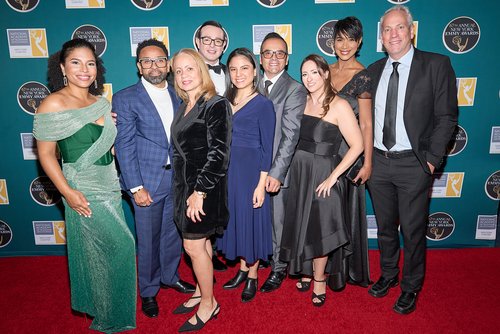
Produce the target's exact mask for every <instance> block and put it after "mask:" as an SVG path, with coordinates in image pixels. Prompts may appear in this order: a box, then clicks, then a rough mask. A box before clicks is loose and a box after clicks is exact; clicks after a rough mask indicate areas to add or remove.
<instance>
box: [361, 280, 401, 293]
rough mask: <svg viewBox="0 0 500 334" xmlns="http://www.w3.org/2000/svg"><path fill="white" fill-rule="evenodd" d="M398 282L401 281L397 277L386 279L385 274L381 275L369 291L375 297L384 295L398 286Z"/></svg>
mask: <svg viewBox="0 0 500 334" xmlns="http://www.w3.org/2000/svg"><path fill="white" fill-rule="evenodd" d="M398 284H399V281H398V278H397V277H394V278H391V279H386V278H384V277H383V276H380V278H379V279H378V281H377V282H376V283H375V284H373V285H372V287H371V288H370V289H369V290H368V293H369V294H370V295H372V296H373V297H377V298H380V297H384V296H386V295H387V294H388V293H389V289H390V288H393V287H395V286H398Z"/></svg>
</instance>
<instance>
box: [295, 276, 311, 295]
mask: <svg viewBox="0 0 500 334" xmlns="http://www.w3.org/2000/svg"><path fill="white" fill-rule="evenodd" d="M299 283H300V287H299V286H298V285H297V284H299ZM295 287H296V288H297V290H299V291H300V292H306V291H309V289H310V288H311V281H304V277H302V278H301V279H299V280H298V281H297V283H296V284H295Z"/></svg>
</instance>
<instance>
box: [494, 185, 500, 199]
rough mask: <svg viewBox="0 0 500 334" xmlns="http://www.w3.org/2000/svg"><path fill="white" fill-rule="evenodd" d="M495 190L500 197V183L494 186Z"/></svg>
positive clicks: (499, 197) (498, 197)
mask: <svg viewBox="0 0 500 334" xmlns="http://www.w3.org/2000/svg"><path fill="white" fill-rule="evenodd" d="M493 192H494V193H495V194H497V199H500V184H497V185H496V186H494V187H493Z"/></svg>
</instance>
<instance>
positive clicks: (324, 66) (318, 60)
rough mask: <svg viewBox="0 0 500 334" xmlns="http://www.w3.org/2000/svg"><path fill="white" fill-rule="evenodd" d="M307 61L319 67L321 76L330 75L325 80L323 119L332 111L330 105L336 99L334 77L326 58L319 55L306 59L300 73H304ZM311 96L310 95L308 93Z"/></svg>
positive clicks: (301, 65)
mask: <svg viewBox="0 0 500 334" xmlns="http://www.w3.org/2000/svg"><path fill="white" fill-rule="evenodd" d="M307 61H312V62H313V63H315V64H316V66H317V67H318V71H319V73H320V74H321V75H323V74H325V73H328V74H327V77H326V79H324V80H323V81H324V87H325V88H324V90H323V94H324V95H325V98H324V99H323V104H322V106H321V107H322V108H323V111H324V113H323V114H322V115H321V117H325V116H326V114H327V113H328V111H329V110H330V103H331V102H332V100H333V99H334V98H335V96H336V95H337V91H336V90H335V89H334V88H333V87H332V84H331V81H332V75H331V73H330V69H329V66H328V63H327V62H326V60H325V58H323V57H321V56H319V55H317V54H310V55H309V56H307V57H305V58H304V60H303V61H302V64H300V72H301V73H302V67H303V66H304V63H305V62H307ZM308 94H310V93H308Z"/></svg>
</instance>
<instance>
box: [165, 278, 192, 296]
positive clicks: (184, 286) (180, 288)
mask: <svg viewBox="0 0 500 334" xmlns="http://www.w3.org/2000/svg"><path fill="white" fill-rule="evenodd" d="M160 287H161V288H162V289H168V288H171V289H174V290H175V291H177V292H180V293H193V292H194V290H195V287H194V285H193V284H191V283H188V282H185V281H183V280H181V279H180V280H178V281H177V283H174V284H163V283H160Z"/></svg>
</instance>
